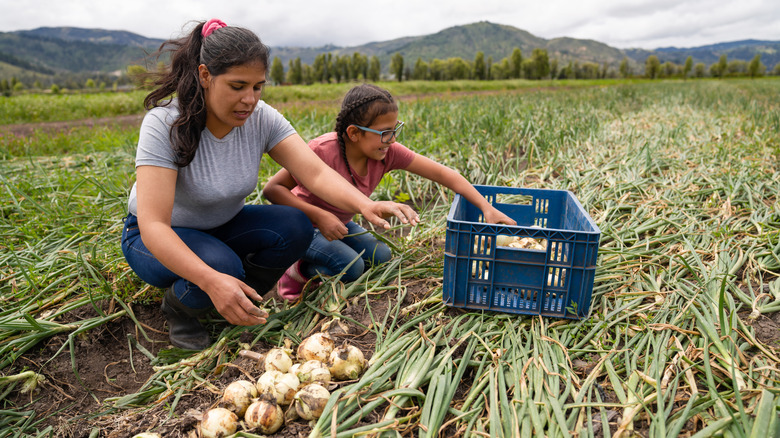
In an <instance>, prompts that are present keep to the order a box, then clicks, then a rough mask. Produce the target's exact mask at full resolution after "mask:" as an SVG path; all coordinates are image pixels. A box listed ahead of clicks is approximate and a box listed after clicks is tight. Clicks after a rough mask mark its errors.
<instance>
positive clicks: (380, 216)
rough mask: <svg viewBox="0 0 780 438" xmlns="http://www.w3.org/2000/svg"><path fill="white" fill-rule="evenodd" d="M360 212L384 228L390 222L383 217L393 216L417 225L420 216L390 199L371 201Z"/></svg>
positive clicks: (405, 222) (388, 226) (406, 222)
mask: <svg viewBox="0 0 780 438" xmlns="http://www.w3.org/2000/svg"><path fill="white" fill-rule="evenodd" d="M360 214H362V215H363V217H364V218H366V220H367V221H369V222H371V223H372V224H374V225H376V226H378V227H382V228H384V229H389V228H390V223H389V222H387V221H386V220H385V219H384V218H386V217H390V216H395V217H397V218H398V219H399V220H400V221H401V222H402V223H404V224H409V225H417V224H418V223H419V222H420V216H419V215H417V212H416V211H414V209H413V208H412V207H410V206H408V205H406V204H401V203H398V202H391V201H372V202H370V203H368V204H366V205H365V206H364V207H363V208H361V209H360Z"/></svg>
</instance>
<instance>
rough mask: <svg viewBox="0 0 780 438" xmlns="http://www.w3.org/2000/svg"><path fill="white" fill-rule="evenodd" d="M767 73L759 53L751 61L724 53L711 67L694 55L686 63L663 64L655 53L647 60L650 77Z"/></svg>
mask: <svg viewBox="0 0 780 438" xmlns="http://www.w3.org/2000/svg"><path fill="white" fill-rule="evenodd" d="M626 68H627V67H626V64H625V60H624V61H623V62H621V64H620V71H621V75H622V76H626V75H625V74H624V69H626ZM766 73H767V68H766V66H765V65H764V64H762V63H761V55H760V54H757V55H756V56H754V57H753V59H751V60H750V62H746V61H742V60H734V61H729V60H728V57H727V55H725V54H723V55H721V56H720V58H719V59H718V62H715V63H712V64H711V65H710V66H709V67H707V65H705V64H704V63H703V62H698V63H696V64H695V65H694V63H693V57H691V56H689V57H688V58H686V59H685V63H684V64H682V65H680V64H675V63H673V62H670V61H667V62H664V63H663V64H662V63H661V61H660V60H659V59H658V57H657V56H655V55H650V56H648V57H647V61H645V73H644V74H645V76H646V77H648V78H650V79H656V78H674V77H679V78H683V79H685V78H689V77H694V78H703V77H706V76H711V77H716V78H724V77H738V76H749V77H751V78H755V77H758V76H763V75H765V74H766ZM772 74H773V75H780V63H777V64H776V65H775V67H774V69H773V70H772Z"/></svg>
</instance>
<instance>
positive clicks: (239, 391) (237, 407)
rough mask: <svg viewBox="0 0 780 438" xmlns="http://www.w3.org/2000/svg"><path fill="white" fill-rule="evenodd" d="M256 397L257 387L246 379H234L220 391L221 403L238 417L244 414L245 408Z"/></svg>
mask: <svg viewBox="0 0 780 438" xmlns="http://www.w3.org/2000/svg"><path fill="white" fill-rule="evenodd" d="M256 397H257V387H256V386H255V385H254V384H253V383H252V382H250V381H248V380H236V381H234V382H232V383H230V385H228V386H227V388H225V391H223V392H222V404H223V405H224V407H226V408H227V409H229V410H231V411H233V412H235V413H236V415H238V416H239V417H241V416H243V415H244V412H246V408H247V407H248V406H249V405H250V403H252V399H253V398H256Z"/></svg>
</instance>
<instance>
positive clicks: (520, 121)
mask: <svg viewBox="0 0 780 438" xmlns="http://www.w3.org/2000/svg"><path fill="white" fill-rule="evenodd" d="M391 91H393V92H394V93H396V94H397V95H398V97H399V100H400V103H399V107H400V113H399V119H400V120H403V121H405V122H406V128H405V131H404V133H403V136H402V138H400V140H399V141H400V142H402V143H404V144H405V145H407V146H409V147H410V148H411V149H412V150H414V151H416V152H419V153H421V154H423V155H426V156H428V157H430V158H432V159H435V160H437V161H439V162H441V163H443V164H446V165H448V166H450V167H452V168H455V169H457V170H459V171H460V172H461V173H462V174H463V175H464V176H465V177H466V178H467V179H469V181H471V182H472V183H474V184H483V185H493V186H506V187H525V188H534V189H556V190H569V191H571V192H572V193H573V194H574V195H575V196H576V197H577V199H578V200H579V201H580V203H581V204H582V206H583V207H584V209H585V210H586V211H587V212H588V213H589V214H590V216H591V218H592V219H593V220H594V221H595V223H596V224H597V225H598V227H599V228H600V230H601V238H600V243H599V247H598V262H597V267H596V273H595V281H594V286H593V294H592V299H591V306H590V311H589V314H588V316H587V317H585V318H583V319H557V318H547V317H541V316H538V315H536V316H535V315H518V314H509V313H501V312H492V311H481V310H476V309H463V308H453V307H450V306H448V305H446V304H445V303H443V302H442V269H443V260H444V246H445V245H444V236H445V230H446V227H447V219H446V217H447V213H448V211H449V208H450V205H451V203H452V201H453V195H454V194H453V193H451V192H450V191H448V190H447V189H446V188H443V187H440V186H438V185H436V184H435V183H432V182H430V181H427V180H423V179H421V178H419V177H417V176H415V175H413V174H409V173H405V172H396V173H391V174H390V175H389V176H387V177H386V178H385V180H384V181H383V182H382V184H381V185H380V187H379V189H378V190H377V192H376V193H375V195H374V196H375V197H376V198H377V199H385V200H399V201H403V202H408V203H411V204H412V205H414V207H415V208H416V209H417V211H418V212H419V213H420V215H421V217H422V219H423V222H422V223H421V224H419V225H417V226H415V227H405V226H402V225H400V224H398V225H397V226H395V227H394V228H393V229H392V230H390V231H385V232H382V233H381V234H380V236H381V237H382V238H383V239H385V240H386V241H387V242H388V244H389V245H390V246H391V247H392V248H393V250H394V253H395V256H394V258H393V259H392V260H391V261H390V262H388V263H387V264H385V265H381V266H378V267H374V268H372V269H371V270H370V271H369V272H367V273H366V274H365V275H364V276H363V277H362V278H360V279H359V280H358V281H356V282H354V283H348V284H344V283H342V282H340V281H339V278H338V276H337V277H332V278H325V279H323V281H322V282H321V283H319V284H316V285H313V287H311V288H309V289H308V292H307V293H306V294H305V296H304V299H303V300H302V301H300V302H295V303H289V302H284V301H280V300H279V298H278V297H274V296H273V294H271V295H269V296H268V297H267V299H266V300H265V301H263V302H262V303H261V304H260V305H261V306H262V307H264V308H265V309H266V310H268V312H269V313H270V314H271V316H270V318H269V321H268V323H267V324H265V325H262V326H256V327H237V326H232V325H230V324H228V323H226V322H225V321H224V320H222V319H221V318H220V316H219V315H218V314H216V313H213V314H212V315H211V316H210V317H209V318H208V320H209V322H208V326H209V327H211V328H212V329H213V330H212V339H214V341H215V342H214V344H213V345H212V346H211V347H210V348H208V349H206V350H204V351H202V352H197V353H193V352H188V351H183V350H178V349H174V348H172V347H171V346H170V345H168V343H167V332H166V330H167V326H166V325H165V323H164V321H163V320H162V312H161V311H160V310H159V304H160V300H161V297H162V293H163V291H162V290H159V289H157V288H153V287H150V286H148V285H146V284H144V283H143V282H142V281H140V280H139V279H138V278H137V277H136V276H135V274H134V273H133V272H132V271H131V270H130V269H129V267H128V266H127V264H126V262H125V261H124V258H123V256H122V253H121V250H120V247H119V239H120V234H121V230H122V218H123V217H124V216H125V214H126V201H127V195H128V193H129V190H130V187H131V186H132V183H133V178H134V169H133V160H134V154H135V142H136V140H137V126H124V127H123V126H107V127H77V126H75V127H73V128H71V129H69V130H67V131H59V132H43V131H39V132H36V133H34V134H33V135H30V136H26V137H24V138H22V137H18V136H15V135H14V134H12V133H10V132H8V131H4V130H3V126H2V125H0V159H1V160H2V162H0V236H1V237H0V437H17V436H18V437H22V436H25V437H26V436H35V437H39V436H40V437H43V436H53V437H134V436H136V435H137V434H140V433H142V432H150V433H157V434H159V436H162V437H194V436H198V435H197V433H198V432H197V428H198V424H199V422H200V420H201V419H202V416H203V414H204V413H205V412H206V411H208V410H209V409H210V408H212V407H215V406H217V405H218V404H219V402H220V395H221V393H222V391H223V390H224V389H225V387H227V386H228V384H230V383H231V382H232V381H235V380H237V379H248V380H257V378H258V377H259V376H260V370H259V369H258V366H257V364H256V363H255V362H253V361H252V360H251V359H249V358H247V357H246V356H244V355H239V351H241V350H252V351H256V352H264V351H267V350H268V349H270V348H273V347H283V348H288V349H290V350H292V351H293V352H294V351H295V346H297V345H298V344H299V343H300V342H301V341H302V340H303V339H304V338H305V337H307V336H309V335H310V334H313V333H316V332H320V331H328V332H329V333H331V335H332V336H333V337H334V338H335V339H336V340H337V341H338V342H349V343H351V344H354V345H356V346H358V347H359V348H360V349H361V350H362V351H363V353H364V355H365V357H366V359H367V360H368V368H367V369H366V370H365V371H364V373H363V374H362V375H361V376H360V377H358V378H357V379H353V380H348V381H340V382H334V383H333V384H332V385H331V387H330V388H329V389H330V398H329V399H328V403H327V405H326V407H325V409H324V411H323V413H322V415H321V416H320V417H319V418H318V419H314V420H311V421H306V420H303V419H290V420H288V422H287V423H286V424H285V425H284V426H283V427H282V429H280V430H279V431H278V432H275V433H274V434H272V435H269V436H273V437H299V436H304V437H306V436H308V437H352V436H377V437H398V436H403V437H438V436H446V437H454V436H466V437H529V438H530V437H534V438H536V437H623V438H629V437H631V438H633V437H670V438H671V437H678V436H684V437H695V438H703V437H713V436H715V437H718V436H722V437H751V438H752V437H762V438H763V437H771V436H780V203H779V202H778V197H780V81H778V80H775V79H757V80H748V79H744V80H696V81H692V80H689V81H651V82H625V83H620V82H609V83H603V84H600V83H599V82H598V81H596V82H591V83H588V84H587V86H572V87H562V86H558V87H556V86H551V87H549V88H545V89H540V88H532V87H517V88H515V89H512V90H506V91H504V92H472V93H469V92H462V93H447V92H437V93H430V94H427V93H423V94H419V93H415V94H409V95H403V93H401V92H396V91H395V90H392V89H391ZM269 93H272V92H270V91H269ZM140 96H141V95H138V96H136V98H142V97H140ZM271 96H272V94H271V95H269V103H271V104H272V105H275V102H274V101H273V100H272V99H271V98H270V97H271ZM122 105H123V108H124V107H126V106H127V104H126V103H123V104H122ZM140 107H141V103H140V100H139V102H138V108H139V109H140ZM0 108H6V107H4V106H0ZM278 108H279V109H280V111H282V113H284V114H285V115H286V116H287V117H288V118H289V119H290V121H291V122H292V123H293V125H294V126H295V127H296V129H297V130H298V132H299V133H300V134H301V135H302V136H303V137H304V138H305V139H311V138H313V137H315V136H316V135H319V134H320V133H323V132H326V131H329V130H331V129H332V127H333V124H334V122H335V117H336V113H337V103H336V102H335V101H329V102H327V104H323V103H322V102H319V103H316V102H307V101H296V102H290V101H287V102H281V101H280V102H278ZM9 111H11V110H9ZM13 111H15V112H14V114H22V113H23V112H19V111H17V110H13ZM118 111H126V110H124V109H123V110H118ZM88 113H89V114H93V112H92V110H90V111H89V112H88ZM0 120H5V122H0V123H7V124H10V123H19V120H23V114H22V115H15V116H14V118H13V120H14V121H13V122H11V121H10V120H11V119H6V118H4V117H0ZM261 167H262V168H261V175H260V181H261V185H262V183H263V182H264V181H265V180H267V179H268V178H270V176H271V175H273V174H274V173H275V172H276V170H277V169H278V166H277V165H276V164H275V163H273V162H272V161H271V160H270V159H269V158H267V157H266V158H265V159H264V160H263V164H262V166H261ZM260 193H261V187H258V190H257V191H256V192H255V194H254V195H253V196H252V197H250V198H249V199H248V200H247V202H249V203H264V202H267V201H265V200H264V199H263V198H262V196H261V194H260ZM261 435H262V434H261V433H260V432H259V431H257V430H252V429H251V428H247V429H243V430H239V431H238V432H237V434H236V436H244V437H255V436H261Z"/></svg>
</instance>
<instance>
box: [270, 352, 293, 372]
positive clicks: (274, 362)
mask: <svg viewBox="0 0 780 438" xmlns="http://www.w3.org/2000/svg"><path fill="white" fill-rule="evenodd" d="M264 366H265V370H266V371H281V372H283V373H286V372H287V371H289V369H290V367H291V366H292V358H291V357H290V353H288V352H287V351H286V350H284V349H282V348H272V349H270V350H268V353H266V354H265V363H264Z"/></svg>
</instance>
